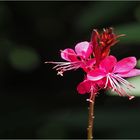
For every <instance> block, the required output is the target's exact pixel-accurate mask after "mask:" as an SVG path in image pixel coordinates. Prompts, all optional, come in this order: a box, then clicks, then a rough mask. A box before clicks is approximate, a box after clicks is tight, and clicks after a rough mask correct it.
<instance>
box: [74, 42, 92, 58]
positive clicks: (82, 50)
mask: <svg viewBox="0 0 140 140" xmlns="http://www.w3.org/2000/svg"><path fill="white" fill-rule="evenodd" d="M75 52H76V53H77V55H78V56H81V57H83V58H88V57H89V56H90V54H91V53H92V49H91V45H89V42H87V41H84V42H80V43H78V44H77V45H76V46H75Z"/></svg>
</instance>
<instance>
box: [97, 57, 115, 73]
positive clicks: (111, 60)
mask: <svg viewBox="0 0 140 140" xmlns="http://www.w3.org/2000/svg"><path fill="white" fill-rule="evenodd" d="M116 63H117V59H116V57H114V56H112V55H110V56H108V57H106V58H104V59H103V60H102V61H101V63H100V65H99V68H100V69H101V70H103V71H104V72H106V73H108V72H112V71H113V68H114V66H115V65H116Z"/></svg>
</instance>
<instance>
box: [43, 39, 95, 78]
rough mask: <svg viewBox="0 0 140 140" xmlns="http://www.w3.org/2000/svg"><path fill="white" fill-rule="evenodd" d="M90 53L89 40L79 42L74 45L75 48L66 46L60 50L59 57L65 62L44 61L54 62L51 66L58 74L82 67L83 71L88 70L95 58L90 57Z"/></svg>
mask: <svg viewBox="0 0 140 140" xmlns="http://www.w3.org/2000/svg"><path fill="white" fill-rule="evenodd" d="M91 53H92V48H91V46H90V45H89V42H87V41H84V42H80V43H78V44H77V45H76V46H75V50H73V49H70V48H67V49H65V50H61V58H62V59H64V60H66V61H67V62H45V63H52V64H56V66H54V67H53V68H54V69H56V70H57V71H58V75H61V76H63V73H64V72H65V71H69V70H76V69H78V68H83V70H84V71H86V72H87V71H88V69H89V67H92V65H93V63H95V59H94V58H93V59H90V58H89V56H90V55H91Z"/></svg>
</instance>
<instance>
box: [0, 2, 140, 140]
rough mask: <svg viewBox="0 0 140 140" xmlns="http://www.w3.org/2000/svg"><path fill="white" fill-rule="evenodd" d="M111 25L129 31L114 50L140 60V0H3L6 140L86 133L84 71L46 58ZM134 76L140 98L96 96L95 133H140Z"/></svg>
mask: <svg viewBox="0 0 140 140" xmlns="http://www.w3.org/2000/svg"><path fill="white" fill-rule="evenodd" d="M106 27H114V29H115V32H116V33H117V34H126V36H125V37H122V38H120V42H119V43H118V44H117V45H116V46H114V47H112V54H113V55H116V56H117V58H118V59H121V58H123V57H127V56H136V57H137V59H138V60H139V59H140V2H117V1H116V2H96V1H93V2H84V1H83V2H0V138H60V139H62V138H86V128H87V119H88V109H87V108H88V102H87V101H86V99H87V98H88V95H79V94H78V93H77V91H76V86H77V84H78V83H79V82H81V81H82V80H83V73H82V72H81V70H78V71H72V72H66V73H65V74H64V77H60V76H57V75H56V71H55V70H52V65H51V64H50V65H49V64H44V62H45V61H50V60H53V61H61V58H60V49H65V48H67V47H70V48H74V46H75V44H76V43H78V42H80V41H84V40H87V41H89V40H90V35H91V32H92V29H93V28H96V29H99V30H102V28H106ZM137 67H139V68H140V61H138V65H137ZM129 80H130V81H131V82H132V83H133V84H134V85H135V86H136V88H135V89H134V90H132V93H131V94H133V95H136V98H135V99H134V100H132V101H129V100H128V98H122V97H118V96H112V94H111V95H110V94H109V93H105V92H102V93H101V94H100V95H98V97H97V98H96V104H95V128H94V130H95V132H94V136H95V138H140V133H139V132H140V119H139V118H140V97H139V96H140V77H135V78H131V79H129ZM114 95H115V94H114Z"/></svg>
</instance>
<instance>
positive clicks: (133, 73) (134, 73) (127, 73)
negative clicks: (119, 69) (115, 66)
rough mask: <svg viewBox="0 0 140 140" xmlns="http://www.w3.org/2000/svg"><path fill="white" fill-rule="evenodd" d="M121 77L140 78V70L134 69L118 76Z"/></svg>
mask: <svg viewBox="0 0 140 140" xmlns="http://www.w3.org/2000/svg"><path fill="white" fill-rule="evenodd" d="M117 75H119V76H121V77H133V76H138V75H140V70H139V69H132V70H130V71H129V72H125V73H119V74H117Z"/></svg>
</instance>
